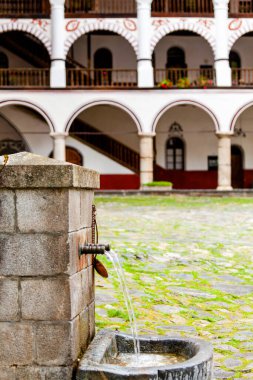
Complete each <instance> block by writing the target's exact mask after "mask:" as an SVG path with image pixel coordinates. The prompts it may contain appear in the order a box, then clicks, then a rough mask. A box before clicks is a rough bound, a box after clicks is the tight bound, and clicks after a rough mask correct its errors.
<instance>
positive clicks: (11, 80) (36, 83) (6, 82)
mask: <svg viewBox="0 0 253 380" xmlns="http://www.w3.org/2000/svg"><path fill="white" fill-rule="evenodd" d="M11 87H14V88H30V87H49V69H30V68H24V69H20V68H18V69H0V88H11Z"/></svg>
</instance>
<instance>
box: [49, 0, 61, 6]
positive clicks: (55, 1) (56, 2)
mask: <svg viewBox="0 0 253 380" xmlns="http://www.w3.org/2000/svg"><path fill="white" fill-rule="evenodd" d="M49 2H50V5H51V7H53V6H57V7H64V4H65V0H49Z"/></svg>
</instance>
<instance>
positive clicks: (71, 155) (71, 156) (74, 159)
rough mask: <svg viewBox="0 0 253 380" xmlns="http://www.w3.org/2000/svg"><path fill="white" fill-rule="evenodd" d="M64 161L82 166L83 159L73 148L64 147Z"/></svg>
mask: <svg viewBox="0 0 253 380" xmlns="http://www.w3.org/2000/svg"><path fill="white" fill-rule="evenodd" d="M66 161H67V162H70V163H71V164H75V165H81V166H82V165H83V157H82V155H81V154H80V153H79V152H78V150H76V149H75V148H70V147H69V146H67V147H66Z"/></svg>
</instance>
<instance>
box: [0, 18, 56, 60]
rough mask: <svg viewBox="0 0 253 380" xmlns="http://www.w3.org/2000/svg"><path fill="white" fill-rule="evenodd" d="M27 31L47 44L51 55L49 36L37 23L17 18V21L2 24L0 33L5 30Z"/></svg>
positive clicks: (46, 46)
mask: <svg viewBox="0 0 253 380" xmlns="http://www.w3.org/2000/svg"><path fill="white" fill-rule="evenodd" d="M18 31H20V32H25V33H29V34H32V35H33V36H34V37H36V38H38V40H40V42H41V43H42V44H43V45H44V46H45V48H46V49H47V51H48V53H49V55H50V54H51V42H50V39H49V38H48V36H47V35H46V34H45V33H44V32H43V31H42V30H41V29H39V28H38V27H37V26H36V25H35V24H31V23H29V24H28V23H26V22H22V21H20V20H17V21H15V22H7V23H5V24H0V33H5V32H18Z"/></svg>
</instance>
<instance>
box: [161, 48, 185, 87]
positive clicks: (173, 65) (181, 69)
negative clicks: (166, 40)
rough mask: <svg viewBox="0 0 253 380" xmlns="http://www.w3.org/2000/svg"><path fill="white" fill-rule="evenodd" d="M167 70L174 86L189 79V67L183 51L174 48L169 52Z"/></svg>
mask: <svg viewBox="0 0 253 380" xmlns="http://www.w3.org/2000/svg"><path fill="white" fill-rule="evenodd" d="M166 68H167V70H168V72H167V77H168V79H169V80H171V81H172V82H173V83H174V84H176V83H177V81H178V80H179V79H181V78H185V77H187V70H186V68H187V65H186V63H185V54H184V51H183V49H180V48H178V47H172V48H170V49H169V50H168V51H167V63H166ZM175 69H177V70H175Z"/></svg>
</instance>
